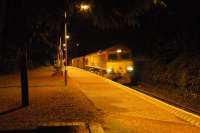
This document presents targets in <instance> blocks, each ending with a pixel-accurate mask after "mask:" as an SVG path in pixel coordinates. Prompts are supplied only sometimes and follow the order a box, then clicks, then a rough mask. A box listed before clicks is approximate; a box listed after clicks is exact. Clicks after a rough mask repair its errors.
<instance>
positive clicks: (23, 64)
mask: <svg viewBox="0 0 200 133" xmlns="http://www.w3.org/2000/svg"><path fill="white" fill-rule="evenodd" d="M20 69H21V92H22V93H21V98H22V106H28V105H29V95H28V75H27V50H26V48H25V49H23V50H21V56H20Z"/></svg>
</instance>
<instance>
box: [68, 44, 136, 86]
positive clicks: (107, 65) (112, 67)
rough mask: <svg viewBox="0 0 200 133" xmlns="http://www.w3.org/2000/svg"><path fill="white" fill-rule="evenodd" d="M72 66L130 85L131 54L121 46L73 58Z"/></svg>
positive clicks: (131, 74)
mask: <svg viewBox="0 0 200 133" xmlns="http://www.w3.org/2000/svg"><path fill="white" fill-rule="evenodd" d="M72 66H74V67H79V68H82V69H86V70H89V71H93V72H95V73H98V74H100V75H102V76H104V77H107V78H109V79H112V80H114V81H117V82H119V83H122V84H127V83H131V81H132V79H133V74H134V62H133V59H132V52H131V50H130V49H129V48H127V47H126V46H123V45H117V46H113V47H110V48H108V49H105V50H103V51H98V52H95V53H91V54H88V55H85V56H81V57H77V58H74V59H72Z"/></svg>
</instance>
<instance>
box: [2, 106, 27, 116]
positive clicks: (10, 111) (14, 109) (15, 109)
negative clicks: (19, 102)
mask: <svg viewBox="0 0 200 133" xmlns="http://www.w3.org/2000/svg"><path fill="white" fill-rule="evenodd" d="M22 108H24V106H19V107H15V108H12V109H9V110H6V111H3V112H0V115H5V114H8V113H12V112H15V111H17V110H19V109H22Z"/></svg>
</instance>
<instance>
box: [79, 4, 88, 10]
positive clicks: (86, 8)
mask: <svg viewBox="0 0 200 133" xmlns="http://www.w3.org/2000/svg"><path fill="white" fill-rule="evenodd" d="M89 9H90V5H88V4H81V5H80V10H81V11H88V10H89Z"/></svg>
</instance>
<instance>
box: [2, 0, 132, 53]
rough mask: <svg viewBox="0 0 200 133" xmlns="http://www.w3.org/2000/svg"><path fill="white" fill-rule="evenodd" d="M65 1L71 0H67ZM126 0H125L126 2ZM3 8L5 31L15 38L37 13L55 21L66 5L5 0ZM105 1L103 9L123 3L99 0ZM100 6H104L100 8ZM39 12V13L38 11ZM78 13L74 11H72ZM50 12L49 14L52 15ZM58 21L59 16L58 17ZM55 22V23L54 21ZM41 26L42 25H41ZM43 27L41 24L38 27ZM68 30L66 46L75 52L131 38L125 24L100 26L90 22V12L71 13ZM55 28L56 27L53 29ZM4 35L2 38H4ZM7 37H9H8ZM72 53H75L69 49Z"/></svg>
mask: <svg viewBox="0 0 200 133" xmlns="http://www.w3.org/2000/svg"><path fill="white" fill-rule="evenodd" d="M68 2H72V1H71V0H68ZM126 2H127V1H125V3H126ZM6 3H7V9H6V17H5V18H6V21H5V25H6V32H7V33H6V34H5V36H6V37H7V38H8V39H7V40H8V41H12V40H13V41H16V40H17V39H20V38H26V35H24V34H25V31H26V30H27V29H26V28H25V29H23V27H31V26H30V25H29V24H30V22H29V21H30V20H31V19H33V20H31V22H32V21H34V19H35V18H37V17H38V16H39V17H41V18H42V19H43V18H45V17H47V20H45V21H46V23H48V21H49V20H48V19H49V18H48V15H49V16H51V19H54V21H56V19H57V18H56V17H62V15H63V14H64V10H65V9H66V8H67V5H68V3H67V0H56V1H49V0H48V1H47V0H30V1H26V0H8V1H6ZM102 3H104V4H105V5H107V4H108V5H109V4H110V5H109V7H108V5H107V6H105V12H104V13H107V12H109V10H112V8H113V7H112V6H119V5H120V4H123V3H124V2H122V1H118V2H117V1H116V2H115V5H112V4H111V1H110V2H106V1H105V0H103V1H102ZM102 10H104V7H103V8H102ZM40 12H41V13H40ZM76 14H78V15H76ZM52 16H53V17H52ZM54 16H55V17H54ZM27 18H28V21H27V20H26V19H27ZM58 21H61V20H58ZM58 24H59V23H58ZM41 27H42V26H41ZM60 27H61V31H60V32H63V31H62V30H63V29H64V26H63V25H62V22H61V23H60ZM42 28H43V27H42ZM68 31H69V34H70V36H71V39H70V45H71V46H70V47H71V52H73V49H79V50H78V55H81V54H85V53H89V52H92V51H96V50H99V49H104V48H107V47H109V46H112V45H115V44H116V43H121V42H122V43H123V42H130V43H129V45H131V39H132V34H131V33H132V31H133V28H130V27H125V28H122V29H101V28H100V27H98V26H94V22H93V19H92V15H91V16H90V14H89V15H84V14H80V13H78V12H75V13H74V14H73V16H71V18H70V21H69V23H68ZM57 32H59V31H57ZM6 37H5V38H6ZM9 37H11V38H12V40H11V39H10V38H9ZM77 43H78V44H80V46H79V48H76V47H75V44H77ZM72 54H74V55H75V56H76V53H72Z"/></svg>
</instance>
